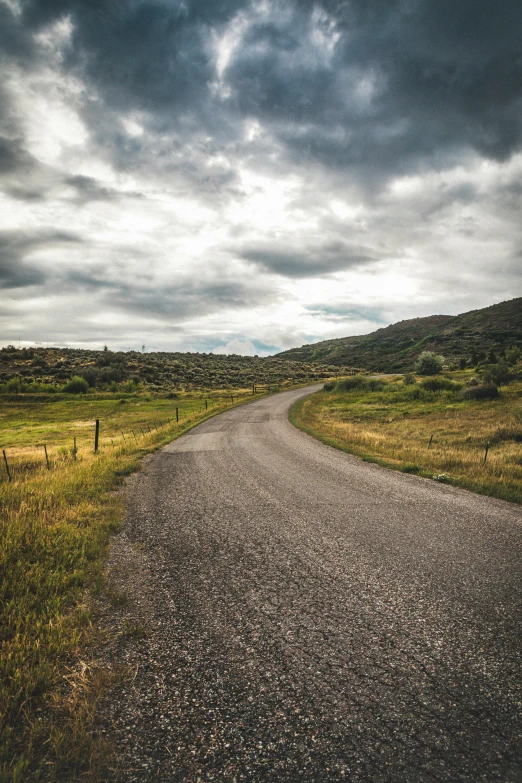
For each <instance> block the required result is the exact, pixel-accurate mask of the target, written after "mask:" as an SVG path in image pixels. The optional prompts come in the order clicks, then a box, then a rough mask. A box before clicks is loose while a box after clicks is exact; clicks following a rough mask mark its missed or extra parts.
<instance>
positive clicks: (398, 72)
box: [227, 0, 522, 177]
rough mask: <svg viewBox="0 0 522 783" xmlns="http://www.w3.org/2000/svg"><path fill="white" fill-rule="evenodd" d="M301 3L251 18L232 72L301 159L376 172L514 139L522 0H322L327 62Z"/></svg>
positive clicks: (519, 127)
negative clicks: (309, 37) (495, 2)
mask: <svg viewBox="0 0 522 783" xmlns="http://www.w3.org/2000/svg"><path fill="white" fill-rule="evenodd" d="M306 5H307V4H306V3H300V4H299V5H298V6H295V7H294V9H295V8H298V9H299V10H294V13H293V14H292V15H291V16H289V15H288V14H286V15H285V14H282V15H281V16H280V17H279V19H278V18H277V16H276V17H275V20H274V22H273V24H272V25H266V24H259V25H253V26H252V27H251V28H250V30H249V32H248V36H247V38H246V40H245V42H244V45H243V46H242V48H241V50H240V52H239V54H238V56H237V57H236V58H235V60H234V62H233V63H232V65H231V66H230V68H229V70H228V72H227V78H228V81H229V83H230V85H231V86H232V88H233V94H234V98H235V101H236V103H237V105H238V107H239V109H240V110H241V111H242V112H244V113H245V114H251V115H254V116H258V117H261V118H262V119H263V120H265V121H267V122H269V123H271V124H272V126H273V127H274V128H275V129H276V132H277V133H278V135H279V137H280V138H281V139H282V140H284V142H285V144H286V145H287V146H288V148H289V149H290V150H292V151H293V152H294V155H295V157H296V159H301V160H303V159H304V160H306V159H309V160H318V161H320V162H322V163H323V164H326V165H328V166H343V167H346V168H352V169H353V170H354V172H356V173H359V174H364V173H366V174H367V175H369V176H371V177H379V176H383V175H384V176H386V174H387V173H390V172H394V171H399V172H401V171H408V170H409V169H411V168H415V167H416V166H418V165H420V164H422V163H423V162H425V163H429V164H430V165H435V166H437V165H440V164H441V163H443V162H444V160H448V159H450V158H451V157H452V156H456V155H458V154H461V153H462V150H463V149H465V148H473V149H475V150H477V151H478V152H479V153H481V154H483V155H486V156H488V157H492V158H497V159H505V158H506V157H508V156H509V155H510V154H511V153H512V152H513V151H514V150H515V149H517V148H518V146H519V145H520V140H521V132H522V113H521V109H522V103H521V88H522V57H521V48H520V37H519V31H520V29H522V5H521V4H520V3H518V2H507V3H505V4H502V5H501V6H495V7H493V6H492V5H491V3H489V2H481V1H480V0H479V1H478V2H476V1H475V0H474V1H473V2H470V1H469V0H468V1H467V2H466V1H465V2H460V3H451V4H450V3H447V2H444V3H437V4H433V3H431V2H419V1H417V2H409V3H404V2H386V3H375V2H370V3H368V2H353V3H350V4H338V3H329V2H325V3H324V4H323V7H324V8H326V9H327V10H328V11H329V12H331V14H332V18H333V20H335V29H336V30H337V32H338V34H339V39H338V41H337V43H336V45H335V48H334V50H333V53H332V57H331V60H330V62H323V63H317V62H316V61H314V58H313V57H311V54H310V52H311V45H310V44H306V43H305V44H303V43H302V42H303V40H306V32H307V25H310V24H311V21H310V20H311V19H312V17H311V16H310V15H309V11H307V9H306ZM345 9H347V10H345ZM307 14H308V15H307ZM274 25H275V26H276V29H274ZM328 34H329V35H333V31H332V32H330V33H328ZM485 41H487V43H486V44H485V45H484V46H483V45H482V44H483V43H484V42H485ZM365 91H366V92H365Z"/></svg>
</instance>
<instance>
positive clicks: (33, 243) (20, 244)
mask: <svg viewBox="0 0 522 783" xmlns="http://www.w3.org/2000/svg"><path fill="white" fill-rule="evenodd" d="M79 241H80V240H79V238H78V237H77V236H76V235H75V234H70V233H68V232H64V231H48V232H44V233H41V234H34V235H26V234H22V233H20V232H15V231H2V232H0V288H25V287H27V286H34V285H40V284H42V283H44V282H45V280H46V279H47V277H48V275H47V274H45V273H44V272H43V271H42V270H41V269H40V268H39V267H38V266H37V265H35V264H34V263H31V261H27V260H26V256H27V255H29V254H30V253H32V252H34V251H35V250H40V249H42V248H48V247H52V246H60V245H63V244H71V243H77V242H79Z"/></svg>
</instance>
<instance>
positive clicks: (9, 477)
mask: <svg viewBox="0 0 522 783" xmlns="http://www.w3.org/2000/svg"><path fill="white" fill-rule="evenodd" d="M2 451H3V453H4V462H5V469H6V471H7V478H8V479H9V481H11V471H10V470H9V463H8V461H7V454H6V453H5V449H2Z"/></svg>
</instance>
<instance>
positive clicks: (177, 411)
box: [176, 408, 179, 421]
mask: <svg viewBox="0 0 522 783" xmlns="http://www.w3.org/2000/svg"><path fill="white" fill-rule="evenodd" d="M176 421H179V408H176Z"/></svg>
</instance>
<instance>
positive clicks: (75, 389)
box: [63, 375, 89, 394]
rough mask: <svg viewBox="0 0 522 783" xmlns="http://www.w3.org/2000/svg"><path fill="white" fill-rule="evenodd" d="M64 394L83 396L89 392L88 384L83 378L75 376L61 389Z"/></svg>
mask: <svg viewBox="0 0 522 783" xmlns="http://www.w3.org/2000/svg"><path fill="white" fill-rule="evenodd" d="M63 390H64V392H67V394H85V393H86V392H88V391H89V384H88V383H87V381H86V380H85V378H82V377H80V376H79V375H75V376H74V377H73V378H71V380H70V381H69V383H66V384H65V386H64V387H63Z"/></svg>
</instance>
